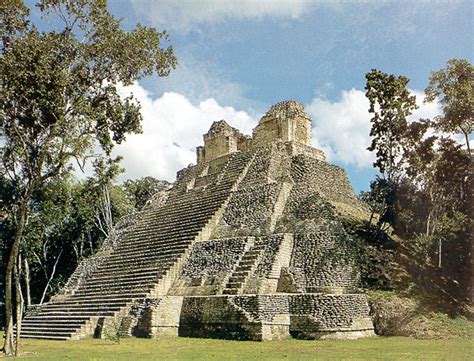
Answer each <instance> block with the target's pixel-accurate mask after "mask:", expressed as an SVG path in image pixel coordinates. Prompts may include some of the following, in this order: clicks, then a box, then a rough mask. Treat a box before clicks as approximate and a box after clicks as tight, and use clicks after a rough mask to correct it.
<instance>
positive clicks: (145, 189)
mask: <svg viewBox="0 0 474 361" xmlns="http://www.w3.org/2000/svg"><path fill="white" fill-rule="evenodd" d="M122 170H123V169H121V168H120V167H119V163H118V160H115V161H112V160H108V161H105V160H103V159H99V160H97V161H96V162H95V163H94V174H93V176H91V177H88V178H87V179H85V180H82V181H78V180H77V179H76V178H75V177H74V176H72V175H68V176H66V177H56V178H53V179H51V180H49V181H48V182H46V183H45V184H44V186H43V187H41V188H40V189H38V190H36V191H35V192H34V194H33V196H32V198H31V201H30V202H29V205H28V221H27V222H26V225H25V229H24V233H23V242H22V244H21V249H20V255H19V262H18V267H19V270H18V273H19V275H20V278H21V284H22V297H23V298H24V304H25V305H26V306H29V305H30V304H41V303H43V302H46V301H48V300H49V298H50V297H51V296H52V295H54V294H55V293H56V292H57V291H58V290H59V289H60V288H61V286H62V285H63V284H64V283H65V282H66V281H67V279H68V278H69V276H70V275H71V274H72V272H74V270H75V268H76V267H77V265H78V264H79V262H80V261H81V260H82V259H84V258H87V257H89V256H90V255H92V254H94V253H95V252H96V251H97V250H98V249H99V248H100V246H101V244H102V242H103V241H104V240H105V239H106V238H107V237H108V236H109V235H110V234H111V232H113V230H114V227H115V226H116V224H117V222H119V221H120V220H121V219H123V218H124V217H127V216H130V215H131V214H133V213H135V212H137V211H139V210H140V209H142V208H143V207H144V206H145V205H146V203H147V202H148V201H149V200H150V198H151V197H152V196H153V195H154V194H156V193H157V192H160V191H164V190H167V189H168V188H169V187H170V184H169V183H168V182H166V181H160V180H157V179H155V178H153V177H144V178H141V179H138V180H127V181H125V182H124V183H123V184H116V183H115V182H114V180H115V178H116V177H117V175H118V174H120V172H121V171H122ZM11 187H12V185H11V184H9V183H8V181H7V180H6V179H5V178H3V179H2V184H1V187H0V189H1V190H2V191H1V193H2V199H3V201H4V202H5V203H8V199H10V198H11V196H12V195H13V193H12V192H9V191H10V190H12V189H11ZM13 234H14V224H13V223H12V222H11V219H9V218H6V219H5V220H4V222H3V223H0V242H1V244H3V245H4V247H3V252H4V253H3V257H2V258H3V259H4V260H5V259H6V255H8V251H9V248H10V247H11V239H12V236H13ZM4 267H5V264H4V265H3V268H4Z"/></svg>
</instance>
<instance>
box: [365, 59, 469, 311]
mask: <svg viewBox="0 0 474 361" xmlns="http://www.w3.org/2000/svg"><path fill="white" fill-rule="evenodd" d="M464 65H466V64H464ZM452 66H453V63H452V61H451V62H450V63H449V64H448V69H449V68H450V67H452ZM457 72H458V73H463V72H460V71H459V70H458V71H457ZM447 73H449V72H448V71H442V72H440V73H439V74H437V75H433V76H432V78H431V83H430V86H429V87H428V88H427V89H428V90H427V93H430V94H432V95H433V96H439V95H441V94H443V93H442V92H441V91H440V89H443V90H442V91H446V94H448V93H449V94H450V96H451V95H453V94H457V95H456V96H457V100H453V99H454V98H450V99H451V100H449V99H448V97H447V95H446V94H444V98H443V99H442V100H441V102H442V104H443V102H444V107H443V111H444V114H443V116H441V117H438V118H436V119H434V120H429V119H428V120H427V119H420V120H418V121H412V122H410V123H408V122H407V119H406V117H407V116H408V115H409V114H410V113H411V110H412V109H414V107H415V98H414V97H412V96H410V95H409V92H408V90H407V89H406V85H407V84H408V79H407V78H405V77H396V76H394V75H387V74H385V73H381V72H379V71H377V70H373V71H372V72H371V73H369V74H367V86H366V90H367V97H368V98H369V101H370V105H371V107H370V110H369V112H371V113H374V117H373V119H372V129H371V133H370V135H371V136H372V144H371V147H369V150H371V151H375V152H376V157H377V158H376V162H375V163H374V166H376V167H378V168H379V170H380V171H381V172H382V175H383V179H381V178H380V177H377V179H376V180H375V181H374V182H372V183H371V190H370V192H368V193H366V194H362V197H361V198H362V199H363V200H366V201H368V202H369V204H370V206H371V208H372V209H373V210H374V211H378V212H380V218H379V223H380V222H387V223H388V224H389V225H390V226H391V229H392V230H393V231H394V233H395V234H396V235H397V236H398V237H400V241H399V254H400V256H401V258H400V260H401V262H403V263H404V267H405V269H406V270H408V272H409V273H410V274H411V276H412V278H413V280H414V282H415V284H416V286H417V288H418V290H419V291H420V294H422V295H425V296H427V298H429V299H430V303H432V304H437V306H442V307H445V309H446V310H450V311H452V310H462V308H463V307H464V305H465V304H466V295H467V293H466V290H468V289H469V280H468V279H467V278H466V275H468V274H469V257H468V255H469V247H470V234H469V229H471V227H472V217H471V216H470V214H471V208H470V207H471V206H470V192H469V190H470V187H469V185H470V183H471V178H472V174H471V173H470V171H469V169H470V168H469V167H470V164H471V157H470V155H469V153H468V152H466V151H465V150H463V149H462V147H461V145H460V144H458V143H457V142H456V141H454V140H453V139H450V138H447V137H446V136H445V134H442V133H441V134H440V132H452V133H453V132H458V131H459V129H461V128H460V127H462V129H463V130H466V129H467V128H466V122H465V121H463V122H458V123H457V125H453V124H454V120H456V121H459V120H460V119H461V118H462V117H461V116H457V117H454V118H453V115H454V114H460V113H461V110H460V109H464V110H463V112H464V114H465V115H466V114H467V115H469V114H471V115H470V116H471V118H470V119H471V121H472V92H471V99H470V100H469V101H468V102H471V105H470V108H469V107H464V105H465V104H466V100H465V99H466V98H468V96H467V95H466V94H467V93H468V92H467V91H466V92H465V93H462V91H464V90H465V88H466V86H467V85H466V84H467V82H465V84H464V85H460V84H454V82H456V80H455V79H457V81H458V83H462V82H463V80H462V79H461V78H462V77H459V76H458V77H457V78H455V77H454V76H452V75H450V76H446V74H447ZM464 73H465V72H464ZM435 74H436V73H435ZM443 76H444V77H445V78H446V79H447V78H450V79H451V80H450V81H451V82H452V84H450V85H449V86H450V87H452V88H449V87H448V86H447V85H446V84H448V83H449V82H447V81H445V80H443V79H445V78H443ZM471 76H472V67H471ZM440 79H441V80H440ZM453 79H454V80H453ZM439 84H443V85H442V86H440V85H439ZM469 86H470V87H471V88H472V78H471V80H470V85H469ZM458 87H460V88H462V89H463V90H460V89H457V90H456V91H454V90H453V89H454V88H458ZM448 88H449V89H448ZM430 89H431V90H430ZM471 90H472V89H471ZM461 93H462V94H464V95H462V96H461V95H460V94H461ZM433 99H434V98H432V99H431V100H433ZM462 99H464V100H462ZM450 107H452V108H450ZM463 107H464V108H463ZM454 108H456V110H453V109H454ZM468 108H469V109H468ZM468 110H469V111H468ZM469 112H470V113H469ZM450 118H451V119H454V120H453V121H450V120H449V119H450ZM462 119H464V120H466V119H468V118H466V116H463V118H462ZM450 122H451V123H450ZM460 124H461V125H460ZM471 126H472V124H471ZM456 127H457V128H456ZM456 129H458V130H456ZM466 140H467V138H466ZM380 230H382V228H381V227H380V226H379V227H378V231H377V233H379V231H380Z"/></svg>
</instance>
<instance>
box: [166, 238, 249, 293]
mask: <svg viewBox="0 0 474 361" xmlns="http://www.w3.org/2000/svg"><path fill="white" fill-rule="evenodd" d="M248 241H249V238H248V237H235V238H226V239H219V240H209V241H202V242H197V243H195V244H194V245H193V247H192V249H191V253H190V256H189V258H188V260H187V262H186V263H185V264H184V266H183V268H182V270H181V273H180V275H179V280H178V281H177V284H176V285H175V286H174V287H172V290H171V293H172V294H182V295H213V294H217V293H218V292H219V291H221V290H222V288H223V286H224V283H225V281H226V279H227V278H228V276H229V274H230V273H231V272H232V271H233V270H234V268H235V266H236V265H237V263H238V261H239V258H240V257H241V255H242V254H243V253H244V250H245V248H246V246H247V243H248Z"/></svg>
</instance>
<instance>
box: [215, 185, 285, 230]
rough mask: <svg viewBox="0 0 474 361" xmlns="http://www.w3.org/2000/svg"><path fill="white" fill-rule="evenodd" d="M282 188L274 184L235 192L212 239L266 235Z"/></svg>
mask: <svg viewBox="0 0 474 361" xmlns="http://www.w3.org/2000/svg"><path fill="white" fill-rule="evenodd" d="M280 188H281V185H278V184H275V183H273V184H263V185H259V186H254V187H251V188H244V189H239V190H237V191H234V192H233V193H232V196H231V198H230V201H229V203H228V205H227V207H226V209H225V211H224V214H223V216H222V218H221V220H220V222H219V224H218V225H217V227H216V229H215V231H214V232H213V234H212V238H223V237H234V236H244V235H261V234H266V233H267V232H268V231H269V226H270V222H271V216H272V214H273V207H274V204H275V202H276V200H277V198H278V194H279V190H280Z"/></svg>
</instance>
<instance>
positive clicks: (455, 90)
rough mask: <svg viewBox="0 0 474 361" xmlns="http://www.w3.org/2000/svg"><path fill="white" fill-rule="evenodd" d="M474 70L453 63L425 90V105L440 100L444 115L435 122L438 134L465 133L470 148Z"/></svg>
mask: <svg viewBox="0 0 474 361" xmlns="http://www.w3.org/2000/svg"><path fill="white" fill-rule="evenodd" d="M473 94H474V67H473V66H472V64H471V63H469V62H468V61H467V60H463V59H451V60H449V61H448V65H447V67H446V68H444V69H441V70H439V71H436V72H433V73H432V74H431V77H430V83H429V85H428V86H427V87H426V89H425V95H426V98H425V101H428V102H432V101H434V100H436V99H438V100H439V102H440V103H441V106H442V108H443V115H442V116H438V117H436V118H435V122H434V125H435V127H436V128H437V129H438V130H441V131H443V132H447V133H454V134H456V133H462V134H463V135H464V136H465V139H466V145H467V148H468V149H470V148H469V134H470V133H472V132H473V131H474V95H473Z"/></svg>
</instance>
